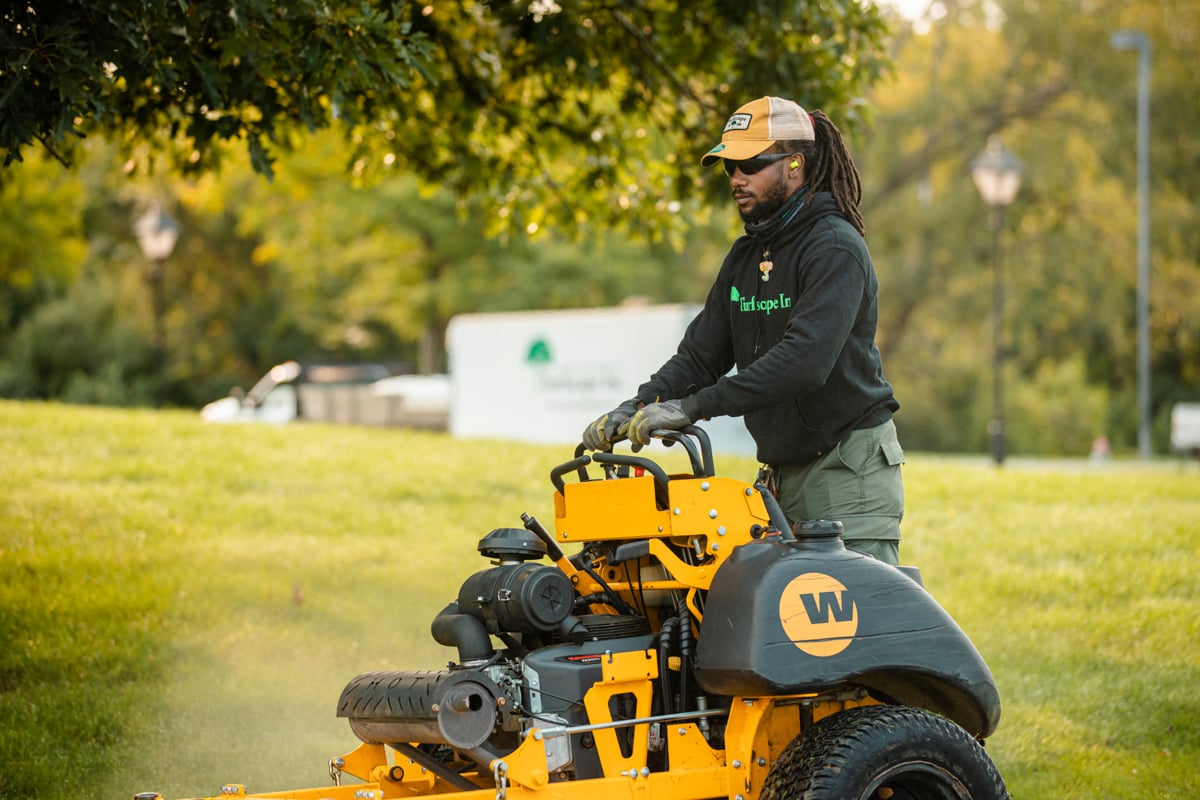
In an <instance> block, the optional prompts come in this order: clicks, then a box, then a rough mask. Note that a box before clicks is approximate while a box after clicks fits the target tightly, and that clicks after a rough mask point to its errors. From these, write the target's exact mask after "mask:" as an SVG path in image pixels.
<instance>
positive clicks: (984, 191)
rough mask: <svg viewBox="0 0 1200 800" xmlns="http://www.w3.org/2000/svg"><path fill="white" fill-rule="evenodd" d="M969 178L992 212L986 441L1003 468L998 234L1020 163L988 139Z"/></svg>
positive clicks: (1001, 273)
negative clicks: (989, 389) (989, 403)
mask: <svg viewBox="0 0 1200 800" xmlns="http://www.w3.org/2000/svg"><path fill="white" fill-rule="evenodd" d="M971 178H972V179H973V180H974V181H975V186H976V188H977V189H979V194H980V195H981V196H982V197H983V202H984V203H986V204H987V205H988V207H989V208H990V209H991V214H990V221H991V228H992V273H993V280H992V420H991V422H989V423H988V439H989V441H990V443H991V450H992V460H993V461H994V462H996V466H1001V465H1003V464H1004V456H1005V447H1006V444H1005V431H1004V266H1003V262H1002V260H1001V258H1000V231H1001V229H1002V228H1003V226H1004V208H1005V206H1007V205H1008V204H1009V203H1011V202H1012V201H1013V198H1015V197H1016V196H1017V189H1019V188H1020V186H1021V162H1020V161H1018V160H1017V157H1016V156H1014V155H1013V154H1012V153H1010V152H1009V151H1008V150H1006V149H1005V147H1004V145H1003V144H1001V143H1000V137H998V136H995V135H993V136H991V137H989V138H988V143H987V149H986V150H984V151H983V152H982V153H980V154H979V155H978V156H976V157H975V159H974V160H973V161H972V162H971Z"/></svg>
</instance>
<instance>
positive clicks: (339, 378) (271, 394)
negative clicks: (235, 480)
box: [200, 361, 450, 430]
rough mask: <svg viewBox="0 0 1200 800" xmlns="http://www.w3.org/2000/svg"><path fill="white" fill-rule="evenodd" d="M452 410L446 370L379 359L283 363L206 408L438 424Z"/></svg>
mask: <svg viewBox="0 0 1200 800" xmlns="http://www.w3.org/2000/svg"><path fill="white" fill-rule="evenodd" d="M449 414H450V382H449V377H448V376H446V375H407V374H405V375H395V374H393V372H392V370H391V369H390V368H389V367H388V366H387V365H385V364H377V363H362V364H321V363H301V362H297V361H285V362H284V363H282V364H277V365H276V366H274V367H272V368H271V369H270V370H269V371H268V372H267V374H266V375H264V376H263V377H262V378H260V379H259V381H258V383H256V384H254V387H253V388H252V389H250V391H249V392H241V391H239V390H236V389H235V390H234V391H233V392H232V393H231V394H230V395H229V396H228V397H224V398H221V399H220V400H217V401H215V402H212V403H209V404H208V405H206V406H205V407H204V408H203V409H201V411H200V416H201V418H202V419H204V420H205V421H206V422H262V423H272V424H284V423H288V422H293V421H296V420H306V421H309V422H332V423H342V424H359V425H403V426H405V427H415V428H430V429H434V430H445V429H446V427H447V424H448V420H449Z"/></svg>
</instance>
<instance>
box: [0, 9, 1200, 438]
mask: <svg viewBox="0 0 1200 800" xmlns="http://www.w3.org/2000/svg"><path fill="white" fill-rule="evenodd" d="M39 5H44V4H37V3H28V4H25V8H26V9H27V10H28V9H33V8H35V7H37V6H39ZM80 5H83V6H85V5H86V4H80ZM129 7H130V8H131V9H134V10H135V11H136V13H133V12H131V13H130V15H129V17H128V20H132V22H129V24H133V23H134V22H136V24H137V25H138V26H141V27H140V28H139V29H138V30H140V31H141V33H140V34H139V35H140V36H142V37H143V39H146V38H149V39H153V38H154V37H155V36H156V35H162V36H165V35H166V34H163V33H162V31H164V30H167V31H179V30H183V31H185V32H187V33H188V36H187V37H184V38H183V39H182V40H179V41H176V42H174V43H173V44H174V48H173V49H170V48H167V49H165V50H163V49H160V50H159V51H154V52H148V53H143V52H142V51H141V50H137V48H133V49H135V50H137V52H138V53H140V55H139V56H138V59H141V60H139V61H137V62H136V64H135V65H133V66H128V67H126V66H125V65H124V64H125V62H119V59H118V62H119V63H115V62H114V63H115V69H116V73H115V74H116V78H115V80H113V81H110V83H108V84H99V86H100V89H93V90H89V91H92V94H91V95H90V97H91V100H92V104H91V105H90V106H89V107H88V108H87V109H83V108H80V107H70V106H68V107H66V108H65V109H55V108H51V107H49V106H47V107H45V108H43V107H42V106H39V105H38V104H37V103H36V101H37V99H38V97H39V94H38V93H39V92H41V93H42V94H45V92H46V91H48V90H47V88H46V87H47V86H48V85H49V84H47V83H45V82H43V83H41V84H37V85H30V83H29V81H20V80H16V78H15V77H14V76H16V77H20V76H21V75H24V74H25V73H23V72H21V71H20V69H16V68H14V66H13V65H14V63H16V62H15V60H14V59H15V56H14V54H20V53H21V52H23V51H22V50H21V46H22V39H21V34H22V32H26V33H27V32H28V30H30V26H31V25H32V23H31V22H30V20H29V19H23V18H21V16H20V13H19V11H6V12H3V13H2V14H0V17H2V18H3V24H4V33H3V37H2V38H0V45H3V50H4V52H5V62H4V63H5V69H4V70H3V71H2V72H0V88H2V89H3V91H2V92H0V96H2V97H3V99H2V100H0V102H3V103H4V104H6V106H7V107H6V108H4V109H3V110H4V114H2V115H0V116H5V117H7V121H6V122H5V123H4V124H3V125H0V134H2V135H3V139H2V141H0V149H5V152H6V153H7V155H8V158H9V159H10V160H11V163H9V164H8V165H7V166H6V167H5V168H4V169H3V171H0V355H2V358H0V395H3V396H7V397H16V398H54V399H61V400H66V401H69V402H80V403H103V404H114V405H144V404H150V403H151V402H153V400H154V398H155V388H156V382H157V378H156V369H157V366H156V360H155V353H154V346H153V319H152V318H153V310H152V305H151V292H150V290H149V284H148V282H147V276H148V271H147V270H148V267H149V265H148V264H147V262H146V259H145V257H144V256H143V255H142V254H141V252H140V250H139V248H138V245H137V242H136V240H135V238H134V236H133V233H132V220H133V219H134V218H135V217H136V216H137V215H138V214H139V213H140V212H141V211H143V210H144V209H145V208H147V207H149V206H150V205H151V204H153V203H162V204H164V205H165V206H166V207H167V208H168V210H169V212H170V213H171V214H172V215H173V216H174V217H175V218H176V219H177V220H178V221H179V222H180V225H181V235H180V237H179V240H178V244H177V246H176V248H175V250H174V252H173V254H172V255H171V256H170V258H169V259H168V261H167V262H166V270H165V277H164V284H163V291H164V297H165V306H164V315H163V322H164V326H165V335H166V346H167V348H166V349H167V352H168V354H169V357H168V361H167V372H166V377H167V386H166V400H167V402H168V403H169V404H171V405H176V406H198V405H200V404H201V403H203V402H206V401H208V400H212V399H215V398H216V397H218V396H221V395H223V394H225V393H226V392H227V391H228V390H229V388H230V387H231V386H233V385H235V384H240V385H249V384H250V383H252V382H253V381H254V380H255V379H256V378H257V377H258V375H260V374H261V373H262V372H263V371H265V370H266V369H267V368H268V367H270V366H271V365H272V364H274V363H277V362H279V361H282V360H285V359H288V358H324V359H345V360H364V359H384V360H388V361H391V362H404V363H406V364H408V365H410V367H411V368H412V369H414V370H416V371H421V372H436V371H440V370H444V369H445V364H446V354H445V352H444V347H443V334H444V330H445V326H446V323H447V321H448V320H449V319H450V317H451V316H452V315H454V314H456V313H464V312H474V311H494V310H516V309H536V308H568V307H589V306H600V305H609V304H615V303H619V302H622V301H624V300H626V299H628V298H639V299H645V300H647V301H651V302H679V301H686V302H698V301H700V300H701V299H702V298H703V295H704V293H705V291H706V290H707V288H708V284H709V281H710V280H711V278H712V277H713V276H714V275H715V273H716V271H717V268H718V266H719V264H720V261H721V258H722V256H723V254H724V252H725V249H726V248H727V246H728V244H729V242H730V241H731V239H732V237H733V236H734V235H736V234H737V233H738V230H739V226H738V224H737V219H736V213H735V211H734V209H733V207H732V205H731V203H730V202H729V201H728V196H727V191H728V185H727V182H726V181H725V180H724V177H723V176H722V175H721V174H720V173H719V171H718V172H713V173H710V172H709V171H706V170H701V169H700V168H699V166H698V158H699V155H700V154H702V152H703V151H704V150H706V149H707V148H708V147H709V146H710V145H711V143H712V142H714V141H715V140H716V138H717V136H718V135H719V131H720V127H721V124H722V122H723V120H724V118H725V116H726V115H728V113H730V112H731V111H732V110H733V109H734V108H736V107H737V106H738V105H740V104H741V103H742V102H744V101H746V100H749V99H752V98H753V97H757V96H760V95H762V94H780V95H784V96H789V97H792V98H794V99H796V100H797V101H799V102H800V103H801V104H803V105H805V106H806V107H809V108H822V109H823V110H825V111H826V112H827V113H829V114H830V116H831V117H832V118H833V119H834V120H835V121H837V122H838V124H839V125H841V126H842V127H843V129H844V130H845V132H846V133H847V136H848V138H849V140H850V143H851V147H852V151H853V153H854V155H855V157H856V160H857V162H858V165H859V168H860V171H861V172H862V174H863V179H864V203H863V207H864V214H865V217H866V221H867V227H868V243H869V244H870V246H871V248H872V252H873V254H874V257H875V260H876V267H877V270H878V272H879V275H880V282H881V302H880V345H881V348H882V349H883V351H884V365H885V370H886V372H887V374H888V377H889V378H890V379H891V380H892V382H893V383H894V384H895V386H896V391H897V395H898V397H899V398H900V401H901V404H902V410H901V412H900V414H899V415H898V417H897V424H898V425H900V427H901V432H902V435H903V437H904V441H905V444H906V446H908V447H910V448H912V449H925V450H939V451H978V452H982V451H984V450H986V448H987V432H986V424H987V420H988V419H989V417H990V415H991V408H990V400H991V395H990V391H991V347H992V340H991V327H990V316H989V315H990V313H991V312H990V309H991V302H992V280H993V271H992V261H991V250H990V248H991V232H990V229H989V227H988V209H987V208H986V207H985V206H984V205H983V203H982V201H981V200H980V198H979V195H978V194H977V192H976V190H975V187H974V186H973V184H972V182H971V179H970V175H969V164H970V161H971V159H972V158H973V157H974V156H975V155H977V154H978V153H979V152H980V151H981V150H982V149H983V147H984V145H985V143H986V141H987V138H988V136H989V135H990V134H999V135H1000V136H1001V137H1002V138H1003V141H1004V143H1005V145H1006V146H1007V147H1008V149H1010V150H1011V151H1013V152H1014V153H1015V154H1016V155H1017V156H1018V158H1020V159H1021V161H1022V162H1023V164H1024V175H1023V183H1022V187H1021V190H1020V193H1019V195H1018V197H1017V199H1016V201H1015V202H1014V203H1013V205H1012V206H1010V207H1009V208H1008V209H1007V210H1006V213H1005V224H1004V228H1003V231H1002V252H1003V258H1004V265H1005V271H1006V276H1007V298H1008V300H1007V314H1006V317H1007V319H1006V325H1007V339H1008V342H1009V347H1008V350H1007V353H1006V356H1007V359H1006V366H1005V370H1006V383H1007V386H1008V387H1009V391H1008V419H1009V440H1010V451H1011V452H1013V453H1019V454H1043V455H1056V454H1083V453H1086V452H1087V450H1088V448H1089V446H1090V444H1091V442H1092V440H1093V438H1094V437H1096V436H1099V435H1107V436H1108V437H1109V439H1110V440H1111V441H1112V443H1113V446H1114V448H1115V449H1116V450H1117V451H1118V452H1119V451H1121V450H1127V451H1130V450H1133V449H1134V448H1135V447H1136V439H1137V409H1136V387H1135V375H1136V369H1135V358H1136V357H1135V318H1134V315H1135V306H1134V298H1135V286H1136V230H1137V214H1136V209H1137V205H1136V195H1135V185H1136V184H1135V179H1136V174H1135V173H1136V159H1135V130H1136V120H1135V114H1134V110H1135V95H1136V85H1137V84H1136V78H1137V63H1136V56H1135V55H1134V54H1132V53H1128V52H1119V51H1115V50H1114V49H1113V48H1112V46H1111V44H1110V36H1111V34H1112V32H1113V31H1114V30H1118V29H1122V28H1136V29H1140V30H1143V31H1145V32H1146V33H1147V34H1148V35H1149V37H1150V39H1151V41H1152V43H1153V47H1154V50H1153V70H1154V71H1153V84H1152V97H1151V109H1152V122H1151V133H1152V145H1151V155H1152V203H1153V207H1152V219H1153V223H1152V273H1153V277H1152V297H1151V309H1152V317H1151V319H1152V334H1153V338H1152V354H1153V358H1152V375H1153V378H1152V388H1153V398H1152V400H1153V408H1154V419H1155V430H1154V434H1155V437H1154V438H1155V444H1156V449H1157V450H1158V451H1160V452H1161V451H1163V450H1165V447H1166V438H1167V415H1168V414H1169V410H1170V406H1171V404H1172V403H1173V402H1175V401H1177V400H1185V399H1191V400H1196V399H1200V263H1198V262H1200V226H1198V225H1197V224H1196V198H1197V196H1198V192H1200V169H1198V167H1200V140H1198V139H1197V137H1196V136H1195V131H1196V130H1197V129H1198V128H1200V119H1198V117H1200V107H1198V106H1197V104H1196V103H1195V102H1194V100H1195V97H1196V96H1197V89H1198V84H1200V78H1198V77H1197V75H1196V73H1195V70H1194V66H1193V62H1194V55H1193V54H1194V53H1195V51H1196V46H1197V44H1200V42H1198V39H1200V7H1197V6H1196V5H1195V3H1194V2H1191V0H1087V2H1084V0H1053V1H1052V2H1051V1H1049V0H1044V1H1041V2H1039V1H1038V0H1021V2H1016V0H987V2H974V1H973V0H963V1H962V2H956V1H955V0H939V1H938V2H936V3H934V4H932V5H931V6H929V7H928V9H927V10H926V12H925V14H924V16H922V17H921V18H919V19H917V20H916V21H915V22H914V21H912V20H911V19H905V18H901V17H899V16H898V15H897V14H896V13H895V12H894V11H892V10H890V9H888V8H882V9H876V8H874V7H869V6H860V5H858V4H856V3H848V2H844V3H836V4H829V3H815V2H779V1H778V0H762V2H750V3H747V2H738V3H729V2H725V1H724V0H707V2H700V3H688V4H682V3H674V2H667V1H666V0H655V1H653V2H651V0H645V2H641V3H636V4H626V5H623V6H622V7H621V8H620V9H619V10H613V8H611V7H609V6H605V5H602V4H600V3H592V2H580V3H573V4H561V5H559V4H556V3H553V2H532V3H526V2H517V3H498V2H491V3H450V4H436V5H434V4H430V5H425V6H421V5H413V6H408V5H402V4H390V3H374V4H363V5H362V6H356V7H355V9H356V10H353V11H351V10H347V11H336V12H335V13H336V14H337V15H339V16H338V18H337V19H334V20H332V21H331V20H329V19H321V18H319V14H318V15H317V16H315V17H312V20H315V22H312V24H311V25H309V26H308V27H304V26H303V25H300V24H299V22H297V20H299V19H308V18H306V17H304V14H306V13H315V12H313V11H312V9H313V8H316V7H318V6H316V5H314V4H312V3H309V2H306V0H289V2H286V3H283V4H277V3H266V2H250V1H247V2H240V3H235V4H232V7H234V8H235V9H236V11H237V12H238V13H236V14H233V15H232V18H233V19H234V20H235V22H236V23H238V24H233V23H230V22H229V21H228V19H227V18H226V17H229V15H228V14H227V15H226V17H219V16H214V15H212V14H209V13H207V12H204V13H202V12H201V11H197V10H196V9H201V8H207V7H206V6H199V5H188V4H158V3H151V2H146V3H132V4H129ZM186 9H192V10H193V11H192V13H191V14H190V15H188V14H187V13H185V12H186ZM280 9H283V11H282V12H281V11H280ZM36 10H37V14H35V16H38V15H39V14H40V17H38V20H37V21H38V24H43V23H44V24H46V25H49V24H50V23H51V22H53V21H54V20H55V18H54V15H53V13H51V12H49V11H46V10H44V9H42V8H37V9H36ZM284 12H286V13H287V14H291V17H290V19H291V22H292V23H295V24H289V25H278V24H267V23H270V22H272V21H273V20H274V21H276V22H277V21H278V17H279V14H281V13H284ZM178 14H184V16H182V17H177V16H176V15H178ZM354 14H359V15H365V16H363V17H362V18H349V17H353V15H354ZM347 15H349V17H347ZM128 20H127V21H128ZM59 22H60V23H61V24H62V25H64V26H65V25H68V24H69V23H70V22H71V20H60V21H59ZM76 22H77V21H76ZM109 23H111V24H117V23H114V22H112V21H111V20H110V21H109ZM109 23H105V24H109ZM317 23H320V24H317ZM22 25H24V26H25V27H24V28H22ZM156 26H157V27H156ZM189 26H190V27H189ZM330 26H332V27H330ZM339 26H341V27H339ZM354 26H360V27H361V26H365V27H361V29H362V30H363V31H366V34H364V35H365V36H366V38H367V44H361V42H360V45H359V47H360V49H359V50H353V51H339V50H338V48H339V47H341V46H342V45H343V44H344V40H346V39H348V38H349V39H353V38H354V37H353V36H351V35H348V34H347V31H352V30H359V29H358V28H355V27H354ZM397 26H398V27H397ZM717 30H720V31H721V32H722V35H720V36H718V35H716V33H715V31H717ZM400 31H402V32H403V35H401V34H400ZM102 33H103V31H101V32H100V33H97V34H96V35H97V36H100V35H101V34H102ZM272 37H273V38H272ZM297 37H300V38H297ZM133 38H134V40H138V39H137V37H133ZM251 44H252V45H253V47H256V48H259V49H258V50H257V51H255V50H254V49H253V48H251V47H250V45H251ZM217 45H220V46H219V47H218V46H217ZM96 47H97V48H99V49H98V50H97V52H100V53H101V54H103V53H105V52H107V51H104V50H103V48H102V47H101V45H96ZM246 48H250V49H246ZM289 49H298V50H297V52H299V53H300V56H301V57H300V58H298V59H294V60H296V61H297V63H298V64H299V65H300V66H299V67H296V66H295V65H294V64H291V62H289V61H288V60H287V59H286V58H285V56H286V55H287V53H288V52H289ZM151 50H152V51H153V48H151ZM155 52H157V56H155ZM183 53H187V54H189V55H188V57H187V58H185V57H184V56H183V55H181V54H183ZM206 53H207V54H208V57H209V60H208V61H205V60H204V57H205V54H206ZM212 53H217V55H216V56H213V55H212ZM254 53H257V54H258V55H257V56H255V55H253V54H254ZM92 56H93V61H95V58H96V57H95V53H92ZM110 56H111V57H112V58H114V59H116V58H118V56H117V55H112V54H110ZM155 58H158V60H157V61H155V60H154V59H155ZM355 58H357V59H358V61H359V62H360V63H358V65H357V66H355V65H354V64H351V63H349V62H352V61H354V59H355ZM322 59H324V60H322ZM96 63H100V62H99V61H96ZM364 64H365V65H367V66H366V67H364V66H363V65H364ZM135 66H136V69H135ZM251 68H253V69H251ZM21 69H26V70H28V69H31V67H29V66H28V65H26V66H25V67H22V68H21ZM82 69H83V68H82V67H80V70H82ZM14 70H16V71H14ZM206 70H208V72H206ZM239 70H250V72H247V73H246V74H244V75H243V74H241V73H240V72H239ZM288 70H293V71H292V72H288ZM296 70H299V72H297V71H296ZM110 71H112V69H111V68H110ZM223 71H224V72H228V73H229V75H228V76H227V78H226V79H225V82H224V83H220V85H214V86H209V85H208V83H205V81H204V80H202V78H204V76H206V75H211V74H224V72H223ZM272 71H274V72H272ZM285 74H286V76H287V80H284V76H285ZM272 75H275V78H272V77H271V76H272ZM255 76H258V77H262V78H263V80H266V82H267V84H268V85H269V86H270V87H274V89H275V90H276V94H274V95H272V96H271V97H269V98H267V99H266V100H264V98H263V94H262V92H263V90H262V89H261V87H258V88H256V87H255V82H254V78H255ZM304 80H308V81H311V83H310V84H304V83H303V81H304ZM172 81H173V83H172ZM288 81H290V82H291V83H288ZM218 83H219V82H218ZM79 85H80V84H78V83H76V84H71V86H73V87H76V91H77V92H79V91H80V90H79V89H78V88H77V87H78V86H79ZM89 85H90V84H89ZM168 86H169V87H170V91H169V92H168V91H165V88H166V87H168ZM197 86H202V87H203V90H202V91H201V90H198V89H197V88H196V87H197ZM139 87H140V88H141V89H142V90H144V91H141V92H140V93H139V92H138V91H134V90H136V89H138V88H139ZM156 87H157V88H156ZM289 87H290V88H289ZM298 87H303V88H304V91H301V90H300V88H298ZM69 88H70V87H69ZM205 93H207V94H205ZM200 95H204V97H206V98H207V103H206V102H204V101H203V100H201V99H197V98H198V97H200ZM147 98H150V99H149V100H147ZM23 99H24V101H28V102H27V103H26V105H21V102H23ZM218 102H221V103H224V105H223V106H222V107H221V109H220V111H219V113H218V110H217V107H218ZM156 103H157V105H156ZM30 109H33V110H30ZM264 109H266V110H269V111H271V113H266V111H264ZM34 111H38V112H39V113H43V114H49V113H51V112H54V113H58V114H59V116H58V117H56V118H55V119H54V120H50V119H49V118H46V119H41V120H39V119H35V117H34V116H31V115H34ZM85 111H86V112H87V113H84V112H85ZM10 112H11V113H10ZM18 112H20V113H18ZM64 120H65V121H64ZM204 120H208V122H209V123H214V124H211V125H209V124H207V123H205V122H204ZM217 122H219V123H220V124H216V123H217ZM19 123H21V124H25V125H26V128H25V131H26V133H28V135H26V136H25V137H24V139H22V136H21V132H22V129H21V128H20V124H19ZM39 124H40V125H41V127H40V128H39V127H38V125H39ZM71 130H75V131H77V132H78V133H79V134H86V136H85V137H83V138H79V137H77V136H75V135H74V134H72V133H70V131H71ZM31 131H32V132H33V133H29V132H31ZM39 131H40V135H39V134H38V132H39ZM55 131H57V132H58V133H60V134H61V136H60V138H57V139H55V138H53V134H54V132H55ZM63 161H66V162H69V167H67V166H64V165H63V163H61V162H63ZM268 173H269V174H270V175H271V176H273V177H270V178H268V177H266V174H268Z"/></svg>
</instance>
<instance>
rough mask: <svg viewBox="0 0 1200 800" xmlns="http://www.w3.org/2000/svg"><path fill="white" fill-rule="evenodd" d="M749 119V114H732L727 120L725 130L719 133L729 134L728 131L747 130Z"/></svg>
mask: <svg viewBox="0 0 1200 800" xmlns="http://www.w3.org/2000/svg"><path fill="white" fill-rule="evenodd" d="M750 117H751V115H750V114H734V115H733V116H732V117H730V118H729V121H728V122H726V123H725V130H723V131H721V132H722V133H729V132H730V131H745V130H749V129H750Z"/></svg>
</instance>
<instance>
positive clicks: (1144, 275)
mask: <svg viewBox="0 0 1200 800" xmlns="http://www.w3.org/2000/svg"><path fill="white" fill-rule="evenodd" d="M1112 46H1113V47H1114V48H1116V49H1117V50H1137V51H1138V90H1137V194H1138V245H1137V385H1138V454H1139V455H1140V456H1141V457H1142V458H1149V457H1150V450H1151V448H1150V37H1149V36H1147V35H1146V34H1144V33H1142V32H1141V31H1117V32H1116V33H1114V34H1113V35H1112Z"/></svg>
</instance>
